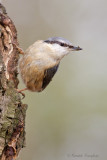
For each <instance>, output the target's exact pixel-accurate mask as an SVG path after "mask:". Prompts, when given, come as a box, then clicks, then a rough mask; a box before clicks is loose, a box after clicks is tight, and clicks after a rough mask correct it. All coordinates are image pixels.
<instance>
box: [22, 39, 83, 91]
mask: <svg viewBox="0 0 107 160" xmlns="http://www.w3.org/2000/svg"><path fill="white" fill-rule="evenodd" d="M79 50H82V48H80V47H79V46H78V47H75V46H74V45H72V43H71V42H70V41H68V40H67V39H65V38H62V37H52V38H48V39H47V40H37V41H36V42H35V43H34V44H32V45H31V46H30V47H28V49H27V50H26V51H25V52H21V50H20V52H21V53H22V56H21V58H20V60H19V72H20V74H21V77H22V80H23V82H24V84H25V86H26V88H24V89H22V90H20V92H22V91H24V90H30V91H32V92H41V91H43V90H44V89H45V88H46V87H47V86H48V84H49V83H50V81H51V80H52V78H53V76H54V75H55V73H56V72H57V70H58V67H59V64H60V61H61V60H62V58H63V57H64V56H66V55H68V54H69V53H70V52H71V51H79Z"/></svg>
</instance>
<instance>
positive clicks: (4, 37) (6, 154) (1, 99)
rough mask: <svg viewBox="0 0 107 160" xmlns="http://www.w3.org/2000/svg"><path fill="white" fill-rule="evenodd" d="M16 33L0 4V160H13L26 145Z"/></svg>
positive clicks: (24, 108)
mask: <svg viewBox="0 0 107 160" xmlns="http://www.w3.org/2000/svg"><path fill="white" fill-rule="evenodd" d="M13 43H14V44H16V45H18V42H17V31H16V28H15V26H14V24H13V22H12V20H11V19H10V18H9V16H8V15H7V13H6V10H5V8H4V6H3V5H2V4H0V159H1V160H14V159H16V157H17V156H18V153H19V151H20V150H21V148H23V146H24V144H25V115H26V109H27V105H25V104H22V102H21V98H20V94H19V93H18V92H17V90H16V89H17V88H18V83H19V81H18V78H17V75H18V71H17V68H18V67H17V66H18V59H19V53H18V50H17V49H16V48H15V46H14V45H13Z"/></svg>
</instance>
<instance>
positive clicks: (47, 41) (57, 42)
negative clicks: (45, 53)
mask: <svg viewBox="0 0 107 160" xmlns="http://www.w3.org/2000/svg"><path fill="white" fill-rule="evenodd" d="M44 42H46V43H50V44H59V45H60V46H63V47H69V48H72V47H73V46H71V45H69V44H66V43H63V42H59V41H49V40H46V41H44Z"/></svg>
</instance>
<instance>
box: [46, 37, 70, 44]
mask: <svg viewBox="0 0 107 160" xmlns="http://www.w3.org/2000/svg"><path fill="white" fill-rule="evenodd" d="M44 42H47V43H49V42H50V43H51V42H52V43H57V42H59V43H65V44H67V45H72V43H71V42H70V41H68V40H67V39H65V38H62V37H52V38H48V39H47V40H45V41H44Z"/></svg>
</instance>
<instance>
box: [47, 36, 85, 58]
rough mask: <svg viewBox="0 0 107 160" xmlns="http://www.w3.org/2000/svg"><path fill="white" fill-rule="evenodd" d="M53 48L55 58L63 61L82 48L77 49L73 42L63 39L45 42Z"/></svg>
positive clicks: (54, 38) (56, 38)
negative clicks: (69, 54)
mask: <svg viewBox="0 0 107 160" xmlns="http://www.w3.org/2000/svg"><path fill="white" fill-rule="evenodd" d="M44 42H45V43H47V45H48V46H49V47H50V48H51V50H52V53H51V54H53V56H54V57H56V58H58V59H62V58H63V57H64V56H65V55H67V54H68V53H69V52H70V51H79V50H82V48H80V47H79V46H78V47H75V46H73V45H72V43H71V42H69V41H68V40H66V39H64V38H62V37H52V38H49V39H47V40H45V41H44Z"/></svg>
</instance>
